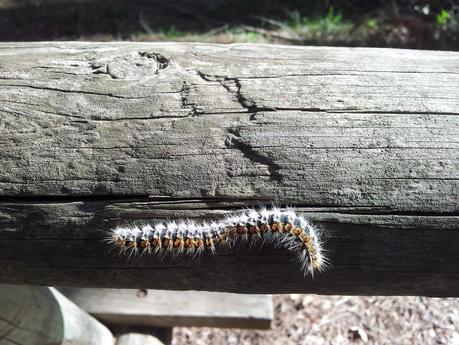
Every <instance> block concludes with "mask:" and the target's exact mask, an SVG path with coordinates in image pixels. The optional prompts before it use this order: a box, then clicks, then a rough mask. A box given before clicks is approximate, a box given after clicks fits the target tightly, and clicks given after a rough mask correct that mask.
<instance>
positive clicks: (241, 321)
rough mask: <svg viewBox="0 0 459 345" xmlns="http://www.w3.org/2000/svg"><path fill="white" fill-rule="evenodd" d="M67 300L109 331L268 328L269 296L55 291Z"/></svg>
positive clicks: (189, 292) (110, 290)
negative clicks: (158, 328) (179, 328)
mask: <svg viewBox="0 0 459 345" xmlns="http://www.w3.org/2000/svg"><path fill="white" fill-rule="evenodd" d="M59 291H60V292H61V293H63V294H64V295H65V296H66V297H67V298H69V299H70V300H71V301H72V302H74V303H75V304H76V305H78V306H79V307H80V308H82V309H83V310H86V311H87V312H88V313H90V314H91V315H92V316H94V317H96V318H97V319H98V320H101V321H102V322H103V323H104V324H105V325H109V326H110V327H112V328H113V329H116V327H117V326H120V325H122V326H142V327H171V328H172V327H221V328H247V329H269V328H270V326H271V321H272V319H273V317H274V316H273V302H272V297H271V296H267V295H243V294H230V293H222V292H206V291H165V290H148V289H139V290H136V289H92V288H85V289H78V288H63V289H62V288H61V289H59Z"/></svg>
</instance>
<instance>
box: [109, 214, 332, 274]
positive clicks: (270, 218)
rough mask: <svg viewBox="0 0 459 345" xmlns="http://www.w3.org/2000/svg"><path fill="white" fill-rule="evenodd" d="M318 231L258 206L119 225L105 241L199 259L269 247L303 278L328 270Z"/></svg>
mask: <svg viewBox="0 0 459 345" xmlns="http://www.w3.org/2000/svg"><path fill="white" fill-rule="evenodd" d="M320 235H321V233H320V231H319V229H317V228H316V227H314V226H313V225H312V224H311V223H310V222H309V221H308V220H307V219H306V218H305V217H303V216H300V215H297V214H296V213H295V211H294V210H292V209H285V210H282V209H279V208H272V209H267V208H261V209H259V210H256V209H249V210H245V211H242V212H235V213H232V214H230V215H229V216H227V217H226V218H224V219H223V220H221V221H218V222H211V223H207V222H203V223H195V222H192V221H180V222H168V223H157V224H153V225H151V224H146V225H143V226H126V227H122V226H119V227H117V228H115V229H114V230H113V231H112V234H111V237H110V239H109V240H110V241H111V242H113V243H114V244H115V246H117V247H119V249H120V252H121V253H125V252H128V253H130V254H133V253H139V252H140V253H142V254H150V253H170V254H172V255H173V256H175V255H182V254H186V255H191V256H193V257H194V256H197V255H201V254H202V253H203V252H204V251H205V250H206V249H208V250H210V252H211V253H212V254H215V253H216V251H217V247H218V246H224V245H229V246H230V247H233V246H234V245H235V244H236V243H238V242H239V243H248V244H249V245H250V246H252V245H255V244H258V243H261V244H263V243H265V242H268V243H273V244H274V245H276V246H283V247H285V248H287V249H288V250H290V251H292V252H294V253H295V254H296V255H297V259H298V261H299V262H300V264H301V269H302V270H303V272H304V274H305V275H306V274H310V275H311V276H313V275H314V272H316V271H319V272H320V271H323V270H325V269H326V268H327V266H328V260H327V258H326V257H325V256H324V254H323V249H322V241H321V236H320Z"/></svg>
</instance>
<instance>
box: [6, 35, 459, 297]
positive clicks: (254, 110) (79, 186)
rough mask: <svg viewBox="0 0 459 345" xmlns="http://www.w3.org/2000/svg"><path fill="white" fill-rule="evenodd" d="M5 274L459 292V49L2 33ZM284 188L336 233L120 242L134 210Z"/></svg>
mask: <svg viewBox="0 0 459 345" xmlns="http://www.w3.org/2000/svg"><path fill="white" fill-rule="evenodd" d="M0 66H1V68H0V115H1V116H0V148H1V149H0V195H1V202H0V281H2V282H10V283H30V284H47V285H64V286H65V285H67V286H75V285H78V286H87V287H125V288H156V289H174V290H175V289H183V290H186V289H196V290H215V291H228V292H246V293H247V292H250V293H287V292H315V293H333V294H392V295H400V294H402V295H403V294H408V295H419V294H421V295H435V296H459V251H458V250H457V248H458V247H459V229H458V215H457V211H458V200H457V193H458V185H457V181H458V169H457V168H458V165H457V161H458V150H457V148H458V139H459V138H458V137H459V136H458V115H459V112H458V109H459V107H458V106H459V94H458V91H457V90H458V88H459V53H454V52H436V51H410V50H395V49H394V50H391V49H359V48H311V47H285V46H275V45H227V46H221V45H208V44H178V43H160V44H152V43H148V44H142V43H106V44H105V43H36V44H35V43H15V44H2V45H0ZM272 201H275V202H277V203H279V204H281V205H283V204H290V205H294V206H296V207H298V210H299V211H304V212H306V213H308V214H309V215H310V218H311V220H312V221H314V222H316V223H317V224H318V225H320V226H321V227H322V228H323V229H324V230H325V231H326V232H327V234H328V238H329V239H328V241H327V243H326V249H327V250H328V256H329V257H330V259H331V261H332V263H333V268H332V269H330V270H329V271H328V272H326V273H323V274H320V275H317V276H316V278H315V279H314V280H311V279H309V278H304V277H303V274H302V273H301V272H300V270H299V269H298V266H297V265H296V264H294V263H292V262H291V259H292V257H291V256H290V255H289V254H288V253H287V252H285V251H282V250H274V249H270V248H263V249H262V250H251V251H248V250H241V251H239V252H237V253H235V252H233V251H226V252H223V253H221V255H219V256H217V257H215V258H213V257H209V256H205V257H204V258H203V259H202V260H201V261H200V262H192V261H190V260H188V259H180V260H176V261H174V262H170V261H167V260H166V261H163V262H161V261H160V260H158V259H157V258H150V259H149V260H138V259H131V260H127V259H126V258H125V257H119V256H116V255H114V254H113V253H110V252H109V248H108V246H107V244H105V243H104V242H103V241H102V240H103V238H104V237H105V236H106V231H108V230H109V229H110V228H112V227H113V226H115V225H116V224H119V223H120V222H125V221H146V220H163V219H165V218H167V219H175V218H178V217H188V218H194V219H213V218H218V217H220V216H223V215H224V214H225V213H226V212H229V211H231V210H233V209H235V208H239V207H244V206H246V205H252V204H262V203H270V202H272Z"/></svg>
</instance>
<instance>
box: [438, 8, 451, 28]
mask: <svg viewBox="0 0 459 345" xmlns="http://www.w3.org/2000/svg"><path fill="white" fill-rule="evenodd" d="M450 18H451V15H450V14H449V12H448V11H445V10H441V11H440V13H438V14H437V24H438V25H442V26H443V25H445V24H446V23H448V21H449V20H450Z"/></svg>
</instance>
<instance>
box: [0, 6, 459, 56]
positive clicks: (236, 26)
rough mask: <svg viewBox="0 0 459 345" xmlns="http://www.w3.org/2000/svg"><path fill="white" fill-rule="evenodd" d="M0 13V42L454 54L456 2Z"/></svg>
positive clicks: (16, 9)
mask: <svg viewBox="0 0 459 345" xmlns="http://www.w3.org/2000/svg"><path fill="white" fill-rule="evenodd" d="M0 11H1V13H0V14H1V15H0V40H2V41H21V40H24V41H30V40H99V41H109V40H136V41H162V40H169V41H170V40H175V41H204V42H218V43H232V42H268V43H282V44H300V45H303V44H304V45H344V46H378V47H403V48H417V49H444V50H458V48H459V2H458V1H457V0H435V1H417V0H392V1H383V0H379V1H377V0H375V1H363V0H348V1H345V0H322V1H307V0H290V1H282V0H264V1H263V0H246V1H242V0H176V1H164V0H161V1H159V0H0Z"/></svg>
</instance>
